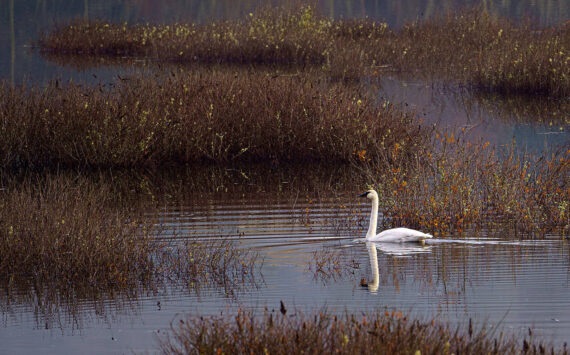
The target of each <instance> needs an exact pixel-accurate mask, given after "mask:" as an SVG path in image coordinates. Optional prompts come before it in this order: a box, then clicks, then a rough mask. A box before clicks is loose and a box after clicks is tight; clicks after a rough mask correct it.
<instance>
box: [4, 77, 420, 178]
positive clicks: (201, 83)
mask: <svg viewBox="0 0 570 355" xmlns="http://www.w3.org/2000/svg"><path fill="white" fill-rule="evenodd" d="M426 136H427V132H426V131H424V130H423V129H421V128H419V127H418V126H416V125H415V124H413V118H412V116H411V115H409V114H404V113H402V112H399V111H397V110H396V109H395V108H394V107H392V106H386V107H383V106H381V105H380V106H379V105H377V103H376V102H375V99H374V98H373V97H369V96H368V95H367V94H366V93H364V90H361V89H360V88H359V87H355V86H347V85H342V84H326V83H324V82H322V81H320V80H319V79H318V78H315V77H313V76H310V75H309V76H305V75H293V76H290V75H287V76H281V75H273V76H270V75H267V74H265V73H258V72H250V71H247V70H245V71H239V72H231V71H225V70H220V71H218V70H213V71H206V72H191V73H187V72H184V71H177V72H170V73H163V74H157V75H156V76H152V75H151V76H140V77H128V78H122V79H118V80H117V81H116V82H114V83H112V84H111V85H110V87H104V86H99V87H84V86H80V85H77V84H73V83H68V84H65V85H63V86H61V85H59V83H57V82H54V83H51V84H50V85H48V86H47V87H45V88H40V87H38V86H33V87H26V86H25V85H23V86H19V87H16V88H11V87H10V85H9V84H8V83H6V82H4V83H3V84H2V85H1V87H0V166H2V167H4V168H20V167H23V168H46V167H48V168H49V167H54V166H61V167H82V168H84V167H88V168H93V167H99V168H100V167H117V168H120V167H149V166H150V167H156V166H159V165H183V164H188V163H200V162H216V163H227V162H229V161H233V162H237V161H242V162H244V161H273V162H279V161H296V162H303V161H326V162H350V161H359V160H368V159H375V158H376V157H377V156H378V155H379V154H381V150H382V149H383V146H386V145H390V146H391V145H393V144H395V143H398V144H400V145H401V146H402V148H403V150H404V151H406V152H408V153H409V154H411V153H412V152H413V151H414V150H416V149H417V147H418V146H419V145H420V144H421V142H422V141H423V140H425V137H426ZM378 142H380V144H378Z"/></svg>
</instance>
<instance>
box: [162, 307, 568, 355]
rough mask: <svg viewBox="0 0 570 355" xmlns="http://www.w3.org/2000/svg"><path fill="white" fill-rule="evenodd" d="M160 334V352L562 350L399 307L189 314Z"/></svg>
mask: <svg viewBox="0 0 570 355" xmlns="http://www.w3.org/2000/svg"><path fill="white" fill-rule="evenodd" d="M171 328H172V329H171V332H170V333H169V335H168V336H167V337H163V338H161V341H160V349H161V352H162V353H163V354H300V353H311V354H313V353H315V354H332V353H335V354H337V353H338V354H518V353H524V354H543V353H545V352H548V353H553V354H566V353H567V349H566V347H565V346H564V348H562V349H554V348H553V347H551V346H548V344H547V343H545V342H543V341H540V340H536V339H534V337H533V336H532V335H531V334H532V332H530V331H529V335H528V337H527V336H523V337H522V339H516V338H515V337H514V336H508V335H506V334H504V333H502V332H500V331H498V330H497V329H492V328H486V327H481V328H480V329H476V328H474V327H473V325H472V323H471V321H469V324H468V325H467V324H466V325H463V326H459V327H456V328H454V327H452V326H450V325H446V324H442V323H441V322H438V321H437V320H435V319H434V320H431V321H422V320H418V319H412V318H410V317H409V316H406V315H404V314H402V313H401V312H399V311H392V312H388V311H385V312H371V313H367V314H363V315H362V316H354V315H349V314H345V315H344V316H336V315H333V314H330V313H328V312H318V313H314V314H310V315H304V314H300V313H297V314H294V315H292V316H289V315H288V314H287V309H286V308H285V307H284V306H283V305H282V306H281V313H276V312H270V311H266V312H265V313H264V315H263V316H257V317H256V316H255V315H253V314H252V313H248V312H241V311H240V312H238V314H237V315H235V316H234V317H229V316H218V317H188V318H187V319H182V320H180V321H179V322H178V323H177V324H173V325H172V327H171Z"/></svg>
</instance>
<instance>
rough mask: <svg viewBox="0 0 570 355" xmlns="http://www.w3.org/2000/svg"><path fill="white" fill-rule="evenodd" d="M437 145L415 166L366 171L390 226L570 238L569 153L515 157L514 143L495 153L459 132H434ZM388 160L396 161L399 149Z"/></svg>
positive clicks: (486, 145) (485, 143) (374, 168)
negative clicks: (490, 230) (499, 230)
mask: <svg viewBox="0 0 570 355" xmlns="http://www.w3.org/2000/svg"><path fill="white" fill-rule="evenodd" d="M432 144H433V145H432V147H431V148H430V149H429V150H427V151H425V152H423V153H422V154H421V155H420V156H418V157H417V160H416V163H415V164H407V163H404V162H402V163H401V164H399V165H398V164H395V165H393V166H392V168H391V169H388V170H385V169H384V170H383V169H381V167H379V166H372V167H369V169H368V170H367V171H368V174H369V175H368V176H369V177H370V179H371V180H372V181H375V184H376V186H377V188H378V190H379V194H380V201H382V206H381V207H380V211H381V213H383V215H384V216H385V217H386V218H385V219H384V220H383V221H384V223H385V224H386V226H388V225H393V226H400V225H406V226H411V227H416V228H419V229H423V230H428V231H434V232H435V233H436V234H438V233H441V232H446V233H449V232H459V233H460V232H462V231H463V230H465V229H467V228H480V227H491V228H496V227H498V226H501V228H505V230H506V229H508V230H510V231H513V232H514V233H511V235H513V236H517V237H521V236H527V237H537V236H541V235H542V236H544V235H546V233H555V234H560V235H563V236H564V235H567V233H568V228H569V226H570V223H569V221H570V219H569V215H568V201H569V200H570V186H569V180H568V176H570V163H569V162H570V161H569V154H570V151H569V150H568V149H567V148H563V149H561V150H560V151H558V152H557V153H552V154H551V155H544V156H540V157H533V156H530V155H522V154H520V153H517V152H516V149H515V146H516V144H515V143H514V142H513V143H512V144H511V145H509V146H507V147H504V148H494V147H490V145H489V142H480V143H471V142H469V141H466V140H465V139H463V138H462V137H461V136H459V137H458V136H456V135H454V134H453V133H436V134H435V136H434V139H433V140H432ZM389 154H391V155H392V156H393V157H392V160H393V161H396V157H397V154H398V152H397V149H396V147H394V149H392V151H391V152H390V153H389ZM386 226H385V227H386Z"/></svg>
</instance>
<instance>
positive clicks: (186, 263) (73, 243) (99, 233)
mask: <svg viewBox="0 0 570 355" xmlns="http://www.w3.org/2000/svg"><path fill="white" fill-rule="evenodd" d="M92 179H93V178H87V177H85V176H77V175H76V176H69V175H64V174H59V175H49V174H48V175H47V176H45V177H44V176H35V177H26V178H25V179H24V181H18V179H13V178H9V179H4V180H3V181H4V184H5V186H6V187H5V188H4V189H3V190H2V191H0V216H2V217H1V219H0V271H1V274H2V277H0V288H3V287H5V286H7V285H20V286H19V288H20V289H22V290H24V289H26V288H29V289H31V290H35V291H34V292H39V291H38V290H40V291H41V290H43V289H44V288H47V289H54V290H58V292H56V294H58V293H61V294H67V295H69V294H71V295H75V296H72V297H71V298H73V297H78V295H80V294H84V295H88V294H98V293H108V292H112V291H122V290H127V291H131V292H132V293H134V294H136V293H137V292H136V291H137V290H141V289H145V288H149V289H153V288H156V287H157V285H161V284H165V283H167V282H168V280H171V281H172V282H173V283H175V284H176V283H181V284H182V285H185V288H189V289H192V290H196V291H197V290H199V289H200V288H201V287H205V286H212V287H214V288H218V289H223V290H224V292H225V293H226V294H227V295H228V296H230V295H235V294H236V293H237V291H239V289H240V288H241V287H242V286H244V285H254V284H255V282H256V277H257V276H258V275H259V273H260V268H261V265H262V261H261V260H259V258H258V256H257V254H256V253H255V252H252V251H248V250H242V249H240V248H239V247H238V245H237V241H236V240H235V239H233V240H229V239H224V238H216V239H211V240H204V241H200V242H199V241H195V240H193V239H187V240H186V241H185V242H180V243H177V242H175V241H173V240H171V239H166V238H163V237H160V234H159V232H161V231H162V227H160V226H159V225H156V224H154V223H152V221H151V220H149V219H148V218H143V211H145V209H144V208H143V207H141V206H140V204H137V203H133V202H132V201H131V200H129V199H128V198H125V197H124V196H121V195H120V193H119V194H118V193H117V192H118V191H117V190H115V189H114V188H113V186H112V184H109V183H106V182H105V181H104V180H99V181H97V182H94V181H92ZM95 180H97V179H95ZM147 208H148V207H147ZM147 212H148V211H147ZM174 232H175V231H172V230H170V231H169V235H171V234H172V233H174ZM206 261H207V262H206ZM80 290H82V291H81V292H79V291H80ZM58 297H60V296H58Z"/></svg>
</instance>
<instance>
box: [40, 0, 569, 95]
mask: <svg viewBox="0 0 570 355" xmlns="http://www.w3.org/2000/svg"><path fill="white" fill-rule="evenodd" d="M569 31H570V25H568V23H565V24H561V25H559V26H558V27H554V28H540V27H538V26H535V25H532V24H531V23H530V21H522V22H520V23H513V22H512V21H508V20H507V19H504V18H494V17H493V16H491V15H489V14H488V13H487V12H486V11H485V10H480V9H472V10H466V11H462V12H457V13H447V14H445V15H442V16H437V17H433V18H431V19H429V20H426V21H422V22H412V23H408V24H406V25H404V27H403V28H402V29H400V30H392V29H388V28H387V26H386V24H385V23H379V22H374V21H372V20H368V19H364V20H336V19H332V18H327V17H325V16H321V15H319V14H318V13H316V11H315V10H314V9H313V8H311V7H308V6H305V7H301V8H298V9H295V10H288V11H283V10H282V9H266V10H264V11H259V12H256V13H255V14H250V16H249V17H248V18H246V19H244V20H241V21H224V22H213V23H207V24H203V25H197V24H170V25H158V26H155V25H148V24H147V25H143V24H133V25H131V24H112V23H104V22H84V21H83V22H82V21H80V22H74V23H71V24H68V25H60V26H58V27H56V28H55V29H54V30H53V31H51V32H49V33H46V34H44V35H43V36H42V38H41V39H40V40H39V42H38V46H39V48H40V50H41V51H43V52H44V53H47V54H49V55H54V54H59V55H65V56H67V55H89V56H101V55H104V56H139V57H140V56H143V57H150V58H155V59H156V60H158V61H161V62H164V61H168V62H207V63H212V62H214V63H220V62H225V63H239V64H253V63H258V64H259V63H265V64H279V65H283V64H286V65H302V66H303V67H304V66H309V67H311V66H316V67H318V68H321V69H324V71H325V73H328V75H329V76H330V77H333V78H337V79H349V80H359V78H361V77H362V76H363V75H364V74H373V73H377V74H380V75H382V73H383V72H385V71H386V70H389V71H406V72H414V73H417V72H418V71H421V72H422V73H424V74H433V75H436V76H438V77H443V78H449V79H452V80H454V81H457V82H459V83H464V84H465V85H468V86H470V87H473V88H476V89H479V90H482V91H495V92H500V93H509V94H510V93H527V94H543V95H548V96H552V97H557V98H566V97H567V96H568V95H569V93H570V69H569V68H570V65H569V63H570V55H569V53H568V48H569V47H570V42H569V41H570V40H569V38H570V35H569V33H570V32H569Z"/></svg>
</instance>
